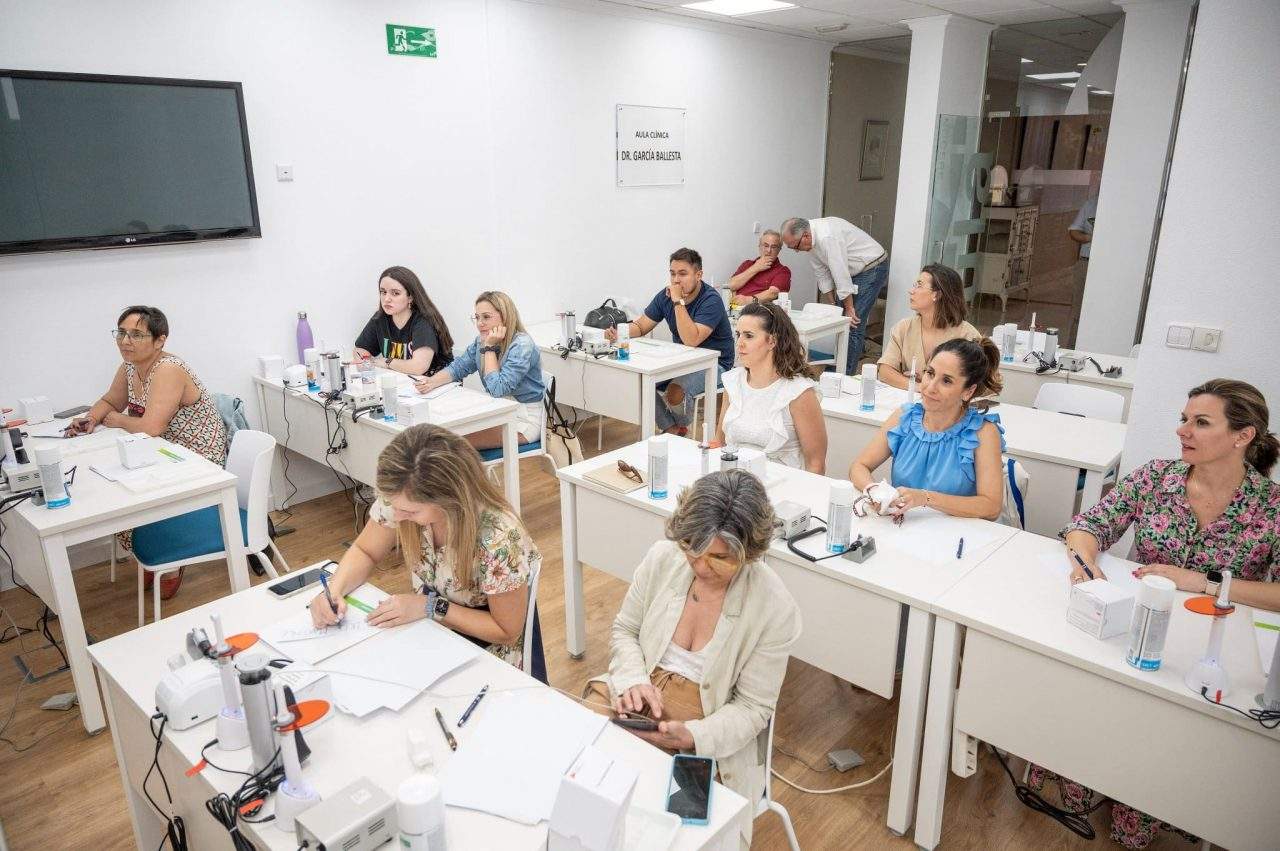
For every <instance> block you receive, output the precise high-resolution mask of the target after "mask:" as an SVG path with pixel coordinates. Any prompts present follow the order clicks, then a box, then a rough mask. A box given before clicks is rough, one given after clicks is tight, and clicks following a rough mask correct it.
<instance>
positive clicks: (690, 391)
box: [653, 364, 724, 432]
mask: <svg viewBox="0 0 1280 851" xmlns="http://www.w3.org/2000/svg"><path fill="white" fill-rule="evenodd" d="M722 375H724V369H723V368H722V367H721V366H719V365H718V364H717V365H716V389H717V390H718V389H719V388H720V376H722ZM671 384H679V385H680V386H681V387H683V388H684V404H681V405H675V406H672V405H668V404H667V397H666V396H665V395H664V391H666V389H667V387H668V386H669V385H671ZM706 387H707V373H706V371H705V370H699V371H697V372H691V373H689V374H688V375H681V376H679V377H677V378H673V379H671V380H670V381H660V382H658V385H657V391H658V404H657V405H656V406H655V407H654V411H653V418H654V420H655V421H656V423H657V425H658V431H660V432H661V431H666V430H667V429H669V428H671V427H672V426H686V427H687V426H688V425H689V424H690V423H692V422H693V397H694V396H697V395H698V394H699V393H701V392H702V391H703V390H705V389H706Z"/></svg>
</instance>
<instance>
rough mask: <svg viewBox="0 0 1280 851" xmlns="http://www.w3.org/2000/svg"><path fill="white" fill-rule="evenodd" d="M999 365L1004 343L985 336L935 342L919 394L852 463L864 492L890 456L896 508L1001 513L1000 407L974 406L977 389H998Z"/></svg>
mask: <svg viewBox="0 0 1280 851" xmlns="http://www.w3.org/2000/svg"><path fill="white" fill-rule="evenodd" d="M999 365H1000V350H999V349H997V348H996V344H995V343H993V342H991V341H990V340H987V339H984V340H983V341H982V342H981V343H975V342H973V341H972V340H948V341H947V342H945V343H943V344H942V345H940V346H938V348H936V349H934V352H933V357H932V358H930V360H929V363H928V365H927V366H926V367H925V368H924V375H923V376H922V378H921V381H920V401H919V402H916V403H915V404H914V405H911V406H910V407H906V406H904V407H902V408H901V409H899V410H897V411H894V412H893V413H892V414H891V415H890V416H889V419H887V420H885V423H884V425H883V426H881V428H880V431H879V432H877V433H876V436H875V437H874V438H873V439H872V441H871V442H870V443H868V444H867V445H866V447H865V448H864V449H863V450H862V452H861V454H859V455H858V457H857V458H855V459H854V461H853V463H852V464H851V465H850V466H849V479H850V480H851V481H852V482H853V484H854V487H856V488H858V490H860V491H863V492H864V493H865V492H866V490H867V488H869V487H870V486H871V485H872V484H873V483H874V481H875V480H874V479H873V478H872V475H871V472H872V471H873V470H875V469H876V468H877V467H879V466H880V465H881V464H883V463H884V462H885V461H887V460H889V458H890V457H892V458H893V481H892V482H891V484H892V485H893V486H894V487H895V488H897V489H898V496H897V497H896V498H895V499H894V501H893V503H892V505H891V506H890V509H891V513H893V514H897V515H902V514H906V513H907V512H908V511H910V510H911V509H913V508H933V509H936V510H937V511H941V512H943V513H944V514H950V515H952V516H954V517H980V518H983V519H985V520H995V519H997V518H998V517H1000V512H1001V510H1002V509H1003V507H1004V479H1003V475H1004V467H1003V464H1002V463H1001V459H1000V455H1001V453H1002V452H1003V451H1004V429H1003V428H1001V426H1000V416H999V414H990V413H984V412H982V411H979V410H978V409H977V408H973V407H971V406H970V402H972V401H973V399H974V397H975V396H988V395H992V394H996V393H999V392H1000V387H1001V382H1000V370H999ZM872 506H873V507H874V509H875V510H877V511H879V510H880V506H879V505H877V504H876V503H874V501H873V502H872Z"/></svg>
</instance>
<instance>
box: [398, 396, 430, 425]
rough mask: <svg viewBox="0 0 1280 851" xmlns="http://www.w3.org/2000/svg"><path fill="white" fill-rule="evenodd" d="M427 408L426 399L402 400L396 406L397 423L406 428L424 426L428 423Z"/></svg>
mask: <svg viewBox="0 0 1280 851" xmlns="http://www.w3.org/2000/svg"><path fill="white" fill-rule="evenodd" d="M427 408H428V405H427V400H426V399H401V400H400V404H399V405H397V406H396V422H398V423H400V425H402V426H404V427H405V428H408V427H409V426H415V425H422V424H423V423H425V422H426V421H427V416H428V410H427Z"/></svg>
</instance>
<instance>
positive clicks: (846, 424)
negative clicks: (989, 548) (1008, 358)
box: [822, 382, 1127, 537]
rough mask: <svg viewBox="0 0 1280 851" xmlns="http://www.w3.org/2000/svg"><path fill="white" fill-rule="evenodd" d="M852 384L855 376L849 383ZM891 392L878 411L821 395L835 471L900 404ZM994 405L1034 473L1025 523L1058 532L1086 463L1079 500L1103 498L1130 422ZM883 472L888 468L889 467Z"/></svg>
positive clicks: (1012, 445) (1012, 451) (1011, 447)
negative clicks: (864, 408)
mask: <svg viewBox="0 0 1280 851" xmlns="http://www.w3.org/2000/svg"><path fill="white" fill-rule="evenodd" d="M850 384H855V385H856V382H847V383H846V386H849V385H850ZM900 393H901V391H899V394H900ZM896 398H897V396H894V397H893V399H896ZM893 399H891V398H888V397H887V396H886V394H877V405H876V408H875V410H873V411H861V410H859V409H858V405H859V398H858V397H857V396H851V395H849V394H842V395H841V397H840V398H839V399H822V415H823V418H824V419H825V420H826V423H827V473H828V474H829V475H832V476H843V475H847V474H848V470H849V465H850V464H851V463H852V462H853V459H854V458H857V457H858V453H859V452H861V451H862V449H863V447H864V446H866V445H867V444H868V443H869V442H870V441H871V439H872V438H873V437H874V436H875V433H876V432H877V431H878V430H879V429H880V427H881V426H882V425H884V422H885V420H887V419H888V418H889V416H890V414H892V413H893V411H894V410H895V409H896V408H897V405H896V404H895V403H894V401H893ZM993 410H994V412H995V413H997V414H999V415H1000V424H1001V425H1003V426H1004V438H1005V445H1006V454H1007V455H1009V456H1010V457H1012V458H1016V459H1018V461H1020V462H1021V463H1022V465H1023V466H1024V467H1025V468H1026V469H1027V473H1028V474H1029V475H1030V477H1031V484H1030V487H1029V488H1028V493H1027V494H1026V499H1025V503H1024V504H1025V508H1026V526H1027V530H1028V531H1030V532H1036V533H1039V534H1041V535H1049V536H1051V537H1052V536H1054V535H1057V534H1058V531H1059V530H1060V529H1061V528H1062V527H1063V526H1065V525H1066V524H1067V523H1068V522H1069V521H1070V520H1071V517H1072V515H1073V514H1074V513H1075V499H1076V484H1077V482H1078V481H1079V476H1080V471H1081V470H1084V471H1085V480H1084V493H1083V494H1082V496H1081V502H1080V505H1081V507H1082V508H1088V507H1089V506H1091V505H1093V504H1094V503H1096V502H1097V501H1098V500H1099V499H1101V498H1102V482H1103V479H1104V478H1105V477H1106V474H1107V473H1108V472H1109V471H1111V470H1113V469H1115V467H1116V465H1117V464H1118V463H1119V461H1120V453H1121V451H1122V450H1123V449H1124V438H1125V431H1126V429H1127V427H1126V426H1125V425H1124V424H1123V423H1109V422H1106V421H1103V420H1093V419H1085V418H1084V417H1073V416H1070V415H1068V414H1058V413H1055V412H1053V411H1041V410H1038V409H1036V408H1024V407H1022V406H1020V405H1010V404H1006V403H1001V404H999V405H997V406H996V407H995V408H994V409H993ZM888 463H890V462H886V464H888ZM878 475H879V474H878ZM884 475H886V476H887V475H888V473H887V467H886V468H885V473H884Z"/></svg>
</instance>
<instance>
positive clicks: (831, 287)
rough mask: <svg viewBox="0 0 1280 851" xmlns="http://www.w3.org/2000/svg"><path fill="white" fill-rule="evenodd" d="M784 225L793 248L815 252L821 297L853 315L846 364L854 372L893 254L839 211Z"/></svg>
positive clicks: (813, 259) (846, 370) (812, 260)
mask: <svg viewBox="0 0 1280 851" xmlns="http://www.w3.org/2000/svg"><path fill="white" fill-rule="evenodd" d="M781 230H782V242H783V244H784V245H786V246H787V248H790V249H791V250H792V251H808V252H809V263H810V264H811V265H812V266H813V276H814V277H815V278H817V280H818V300H819V301H827V302H832V303H835V304H840V305H842V306H843V307H844V315H845V316H847V317H849V325H850V328H849V358H848V362H847V363H845V364H843V370H844V373H845V374H846V375H852V374H853V373H854V372H856V371H857V368H858V361H859V360H861V359H862V348H863V345H864V343H865V338H866V333H867V319H868V318H869V317H870V315H871V309H872V308H873V307H875V305H876V299H877V298H878V297H879V296H880V290H882V289H884V285H885V281H886V280H888V278H889V254H888V252H886V251H885V250H884V246H882V245H881V244H880V243H878V242H876V241H875V240H874V239H872V238H871V236H870V235H869V234H868V233H867V232H866V231H863V230H860V229H858V228H856V227H854V226H853V225H851V224H849V223H848V222H846V221H845V220H844V219H841V218H837V217H835V216H827V217H825V218H821V219H813V220H809V219H801V218H794V217H793V218H790V219H787V220H786V221H785V222H783V223H782V228H781ZM837 366H840V365H839V364H838V365H837Z"/></svg>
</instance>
